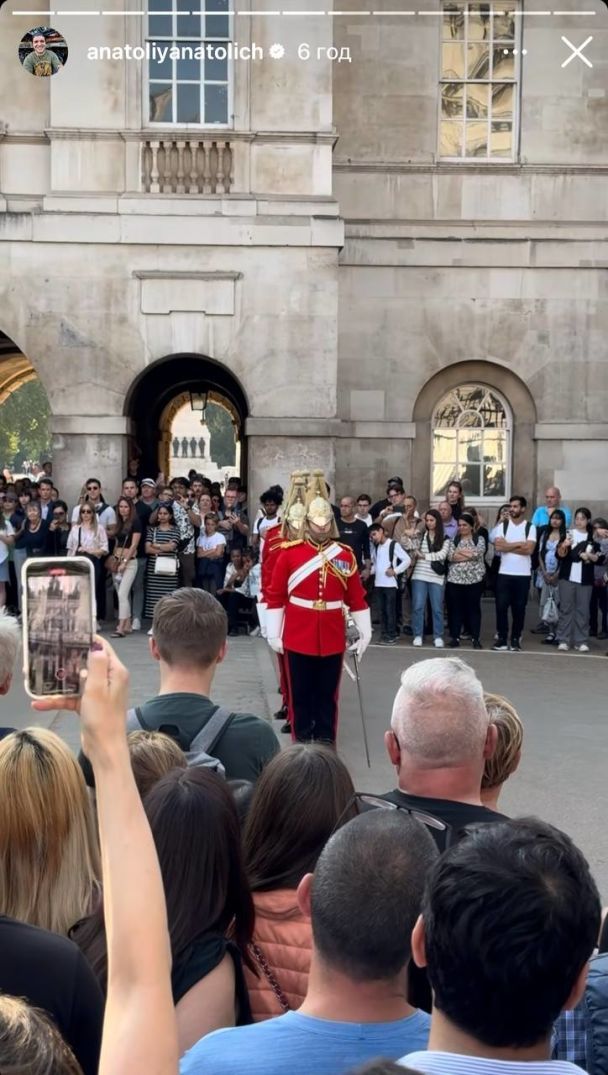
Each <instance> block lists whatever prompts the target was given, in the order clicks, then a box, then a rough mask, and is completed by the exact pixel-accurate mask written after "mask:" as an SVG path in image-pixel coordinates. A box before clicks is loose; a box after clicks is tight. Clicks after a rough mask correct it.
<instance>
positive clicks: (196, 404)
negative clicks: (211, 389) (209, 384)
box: [188, 392, 209, 426]
mask: <svg viewBox="0 0 608 1075" xmlns="http://www.w3.org/2000/svg"><path fill="white" fill-rule="evenodd" d="M188 395H189V396H190V408H191V410H192V411H193V412H194V413H195V414H200V416H201V425H202V426H204V425H205V423H206V421H207V403H208V402H209V393H208V392H189V393H188Z"/></svg>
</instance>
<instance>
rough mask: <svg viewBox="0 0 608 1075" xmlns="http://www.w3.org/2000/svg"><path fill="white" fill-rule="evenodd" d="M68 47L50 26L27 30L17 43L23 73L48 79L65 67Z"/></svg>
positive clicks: (57, 32) (63, 39)
mask: <svg viewBox="0 0 608 1075" xmlns="http://www.w3.org/2000/svg"><path fill="white" fill-rule="evenodd" d="M67 58H68V46H67V42H66V40H65V38H64V37H63V36H62V34H60V33H59V31H58V30H53V28H52V27H51V26H36V27H35V28H34V29H33V30H28V32H27V33H26V34H24V35H23V37H22V38H21V41H20V42H19V60H20V61H21V66H22V67H23V70H24V71H27V72H28V73H29V74H30V75H34V76H35V77H36V78H50V77H51V75H56V74H57V72H58V71H61V68H62V67H65V65H66V63H67Z"/></svg>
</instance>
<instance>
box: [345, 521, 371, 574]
mask: <svg viewBox="0 0 608 1075" xmlns="http://www.w3.org/2000/svg"><path fill="white" fill-rule="evenodd" d="M338 530H339V531H340V541H341V542H343V544H344V545H348V546H349V547H350V548H351V549H352V550H353V552H354V554H355V558H356V560H357V567H358V568H359V571H360V570H361V568H362V567H363V561H364V560H369V559H370V557H371V553H370V549H369V531H368V529H367V527H366V525H365V523H364V522H361V519H353V521H352V523H347V522H345V521H344V519H339V520H338Z"/></svg>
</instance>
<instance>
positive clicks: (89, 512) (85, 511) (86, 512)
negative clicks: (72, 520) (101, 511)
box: [80, 508, 93, 515]
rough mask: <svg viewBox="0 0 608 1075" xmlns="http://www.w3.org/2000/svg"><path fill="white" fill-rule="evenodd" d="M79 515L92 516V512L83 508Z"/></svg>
mask: <svg viewBox="0 0 608 1075" xmlns="http://www.w3.org/2000/svg"><path fill="white" fill-rule="evenodd" d="M80 514H81V515H92V514H93V512H92V511H91V509H90V508H83V509H82V511H81V513H80Z"/></svg>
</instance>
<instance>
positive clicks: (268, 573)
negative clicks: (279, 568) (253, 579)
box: [260, 523, 285, 601]
mask: <svg viewBox="0 0 608 1075" xmlns="http://www.w3.org/2000/svg"><path fill="white" fill-rule="evenodd" d="M284 541H285V538H284V537H282V535H281V524H280V523H277V525H276V526H272V527H270V528H269V529H268V530H267V531H266V533H265V535H264V555H263V557H262V560H261V564H260V600H261V601H265V600H266V594H267V593H268V589H269V587H270V580H271V578H272V572H273V570H274V565H275V564H276V562H277V557H278V555H279V552H280V550H281V546H282V545H283V543H284Z"/></svg>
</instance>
